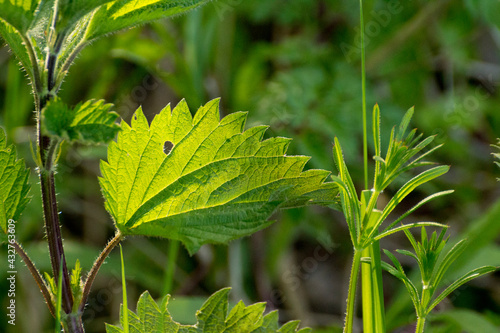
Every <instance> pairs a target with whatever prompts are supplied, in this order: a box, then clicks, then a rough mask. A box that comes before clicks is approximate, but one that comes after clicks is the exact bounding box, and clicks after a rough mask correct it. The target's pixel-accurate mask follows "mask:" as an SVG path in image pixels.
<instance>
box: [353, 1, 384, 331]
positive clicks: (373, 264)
mask: <svg viewBox="0 0 500 333" xmlns="http://www.w3.org/2000/svg"><path fill="white" fill-rule="evenodd" d="M359 21H360V30H361V36H360V39H361V90H362V103H363V105H362V111H363V163H364V176H365V189H367V190H368V134H367V132H368V130H367V120H366V118H367V116H366V66H365V36H364V35H365V24H364V17H363V0H359ZM379 194H380V192H378V191H374V192H373V193H372V195H371V197H370V200H369V203H368V204H367V207H366V212H365V216H366V218H365V220H364V221H363V222H364V223H367V224H368V223H370V222H372V221H371V214H372V211H373V210H374V209H375V206H376V204H377V199H378V196H379ZM370 227H374V226H370ZM376 228H377V229H378V227H376ZM363 254H364V255H365V256H368V257H370V258H371V261H370V264H369V265H366V264H365V265H363V268H362V270H363V272H362V287H363V293H362V296H363V328H364V332H367V333H368V332H376V333H383V332H385V320H384V317H385V315H384V297H383V290H382V268H381V263H380V260H381V259H380V245H379V243H378V242H374V243H372V244H371V245H369V246H368V248H366V249H365V250H364V251H363Z"/></svg>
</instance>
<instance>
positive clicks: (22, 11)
mask: <svg viewBox="0 0 500 333" xmlns="http://www.w3.org/2000/svg"><path fill="white" fill-rule="evenodd" d="M39 3H40V0H0V19H1V20H4V21H5V22H7V23H8V24H10V25H11V26H12V27H14V28H15V29H16V30H18V31H19V32H20V33H25V32H26V31H27V30H28V29H29V27H30V26H31V24H32V23H33V20H34V17H35V11H36V9H37V7H38V4H39Z"/></svg>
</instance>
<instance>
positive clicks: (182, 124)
mask: <svg viewBox="0 0 500 333" xmlns="http://www.w3.org/2000/svg"><path fill="white" fill-rule="evenodd" d="M245 120H246V113H244V112H236V113H233V114H230V115H228V116H226V117H225V118H223V119H222V120H220V118H219V100H213V101H211V102H209V103H207V104H206V105H205V106H203V107H201V108H200V109H199V110H198V112H197V113H196V115H195V116H194V118H193V117H192V116H191V113H190V111H189V109H188V107H187V104H186V102H185V101H181V102H180V103H179V104H178V105H177V106H176V107H175V109H174V110H173V112H171V110H170V106H167V107H166V108H165V109H163V110H162V111H161V112H160V113H159V114H158V115H157V116H156V117H155V118H154V120H153V121H152V123H151V126H149V125H148V121H147V120H146V117H145V116H144V114H143V113H142V110H141V109H139V110H137V112H136V113H135V115H134V116H133V118H132V123H131V126H129V125H128V124H126V123H124V122H122V125H121V126H122V131H121V132H120V133H119V135H118V139H117V141H116V142H111V144H110V145H109V147H108V162H102V163H101V172H102V175H103V176H102V178H100V184H101V188H102V191H103V194H104V197H105V199H106V202H105V206H106V209H107V210H108V212H109V213H110V214H111V216H112V217H113V219H114V221H115V224H116V227H117V228H118V229H119V230H120V232H121V233H122V234H124V235H147V236H160V237H166V238H170V239H177V240H180V241H182V242H183V243H184V244H185V245H186V247H187V249H188V251H189V252H190V253H194V252H195V251H196V250H197V249H198V248H199V247H200V246H201V245H202V244H205V243H227V242H228V241H230V240H233V239H236V238H239V237H242V236H246V235H250V234H252V233H254V232H256V231H258V230H261V229H263V228H265V227H267V226H269V225H270V224H271V223H272V221H268V220H267V219H268V218H269V216H270V215H271V214H272V213H273V212H274V211H275V210H276V209H278V208H288V207H298V206H303V205H306V204H316V203H329V202H330V203H331V202H334V201H335V200H336V196H337V193H338V190H337V186H336V185H335V184H333V183H324V180H325V179H326V178H327V176H328V175H329V172H328V171H325V170H308V171H305V172H303V171H302V170H303V168H304V165H305V164H306V162H307V161H308V160H309V157H306V156H286V155H285V153H286V150H287V148H288V145H289V143H290V139H287V138H271V139H268V140H265V141H261V139H262V136H263V135H264V132H265V131H266V129H267V127H266V126H258V127H253V128H250V129H248V130H247V131H245V132H243V128H244V125H245Z"/></svg>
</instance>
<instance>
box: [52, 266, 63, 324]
mask: <svg viewBox="0 0 500 333" xmlns="http://www.w3.org/2000/svg"><path fill="white" fill-rule="evenodd" d="M57 281H58V282H57V300H56V327H55V329H54V332H56V333H60V332H61V303H62V269H59V278H58V279H57Z"/></svg>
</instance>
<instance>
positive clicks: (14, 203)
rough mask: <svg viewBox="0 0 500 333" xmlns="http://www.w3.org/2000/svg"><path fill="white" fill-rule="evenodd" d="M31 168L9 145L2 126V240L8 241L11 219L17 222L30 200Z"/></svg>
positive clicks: (0, 201)
mask: <svg viewBox="0 0 500 333" xmlns="http://www.w3.org/2000/svg"><path fill="white" fill-rule="evenodd" d="M28 180H29V169H27V168H26V165H25V163H24V161H23V160H19V159H17V154H16V149H15V147H14V146H13V145H10V146H8V145H7V137H6V135H5V132H4V130H3V129H2V128H1V127H0V242H4V241H7V236H6V235H7V233H8V228H7V224H8V221H9V220H14V221H16V222H17V220H18V218H19V216H20V215H21V213H22V211H23V210H24V208H25V207H26V205H27V204H28V202H29V201H30V198H29V196H28V192H29V190H30V185H29V183H28Z"/></svg>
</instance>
